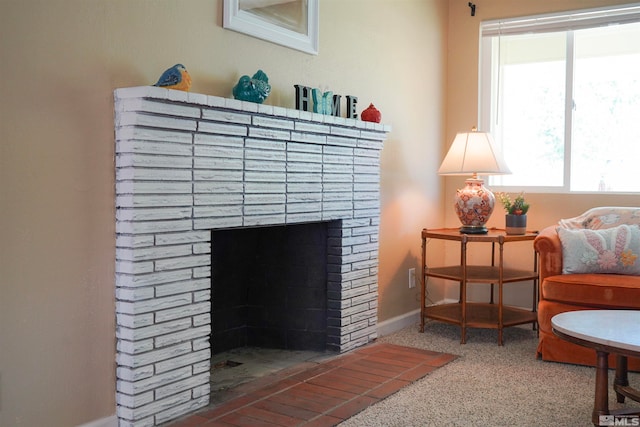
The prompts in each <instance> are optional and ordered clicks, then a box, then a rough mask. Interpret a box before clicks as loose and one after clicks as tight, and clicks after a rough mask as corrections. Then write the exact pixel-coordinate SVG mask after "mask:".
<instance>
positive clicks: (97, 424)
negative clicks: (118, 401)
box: [77, 415, 118, 427]
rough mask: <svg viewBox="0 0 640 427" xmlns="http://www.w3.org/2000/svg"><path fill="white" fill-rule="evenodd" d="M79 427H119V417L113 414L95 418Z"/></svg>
mask: <svg viewBox="0 0 640 427" xmlns="http://www.w3.org/2000/svg"><path fill="white" fill-rule="evenodd" d="M77 427H118V417H116V416H115V415H112V416H110V417H106V418H101V419H99V420H94V421H91V422H88V423H86V424H82V425H79V426H77Z"/></svg>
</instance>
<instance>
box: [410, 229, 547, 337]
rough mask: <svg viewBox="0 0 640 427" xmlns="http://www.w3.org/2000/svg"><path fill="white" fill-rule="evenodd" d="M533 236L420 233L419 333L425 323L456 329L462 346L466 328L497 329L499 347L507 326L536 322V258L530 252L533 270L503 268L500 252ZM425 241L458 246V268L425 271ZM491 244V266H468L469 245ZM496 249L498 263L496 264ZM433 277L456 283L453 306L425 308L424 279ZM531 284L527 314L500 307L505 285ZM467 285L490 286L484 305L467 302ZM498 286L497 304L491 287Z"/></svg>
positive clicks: (441, 231) (444, 231)
mask: <svg viewBox="0 0 640 427" xmlns="http://www.w3.org/2000/svg"><path fill="white" fill-rule="evenodd" d="M536 236H537V233H533V232H527V233H526V234H523V235H508V234H506V232H505V231H504V230H498V229H491V230H489V232H488V233H487V234H462V233H460V231H459V229H457V228H440V229H426V228H425V229H424V230H422V274H421V285H422V288H421V292H420V294H421V298H420V301H421V303H420V332H424V323H425V319H434V320H439V321H442V322H447V323H452V324H455V325H459V326H460V328H461V338H460V343H461V344H464V343H465V342H466V330H467V327H472V328H492V329H498V345H502V330H503V328H505V327H508V326H515V325H521V324H526V323H533V325H534V327H535V326H536V323H537V321H538V315H537V311H536V310H537V306H538V279H539V276H538V255H537V253H536V252H535V251H533V270H517V269H512V268H506V267H505V266H504V248H505V245H506V244H507V243H512V242H523V241H533V240H534V239H535V238H536ZM427 239H439V240H451V241H456V242H459V243H460V264H459V265H453V266H444V267H427V260H426V245H427ZM476 242H478V243H491V265H468V264H467V245H468V244H469V243H476ZM496 246H497V248H498V260H497V264H496ZM429 277H437V278H441V279H447V280H453V281H457V282H459V283H460V298H459V300H458V302H457V303H447V304H435V305H430V306H427V305H426V295H427V289H426V283H427V278H429ZM524 281H532V282H533V300H532V309H531V311H529V310H525V309H522V308H517V307H511V306H507V305H504V304H503V300H502V293H503V287H504V285H505V284H507V283H515V282H524ZM471 283H489V284H491V297H490V299H489V302H487V303H477V302H467V295H466V294H467V285H468V284H471ZM496 284H497V285H498V302H497V304H496V303H495V302H494V300H493V294H494V285H496Z"/></svg>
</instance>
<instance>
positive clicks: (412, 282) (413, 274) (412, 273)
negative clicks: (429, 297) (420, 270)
mask: <svg viewBox="0 0 640 427" xmlns="http://www.w3.org/2000/svg"><path fill="white" fill-rule="evenodd" d="M415 287H416V269H415V268H410V269H409V289H411V288H415Z"/></svg>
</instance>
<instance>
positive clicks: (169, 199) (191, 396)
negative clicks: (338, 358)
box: [114, 86, 390, 426]
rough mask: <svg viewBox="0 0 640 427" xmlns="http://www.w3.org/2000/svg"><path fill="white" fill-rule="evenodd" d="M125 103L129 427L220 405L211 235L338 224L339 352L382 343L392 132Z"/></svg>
mask: <svg viewBox="0 0 640 427" xmlns="http://www.w3.org/2000/svg"><path fill="white" fill-rule="evenodd" d="M114 96H115V138H116V283H115V285H116V319H117V337H116V338H117V402H116V403H117V416H118V419H119V424H120V425H121V426H154V425H158V424H161V423H164V422H167V421H170V420H173V419H175V418H177V417H179V416H181V415H184V414H186V413H188V412H192V411H194V410H196V409H198V408H201V407H204V406H206V405H208V403H209V371H210V356H211V349H210V342H209V338H210V334H211V312H210V310H211V258H210V257H211V245H212V244H215V242H211V241H210V240H211V230H215V229H227V228H241V227H258V226H270V225H289V224H301V223H312V222H327V223H328V224H329V225H328V227H329V228H328V235H329V237H328V245H327V251H328V260H327V271H328V280H327V295H328V297H327V304H326V305H327V317H328V318H327V348H328V349H330V350H335V351H338V352H345V351H348V350H351V349H353V348H355V347H358V346H361V345H364V344H366V343H367V342H369V341H371V340H372V339H374V338H375V337H376V321H377V298H378V290H377V288H378V281H377V269H378V227H379V216H380V206H379V205H380V199H379V187H380V170H379V169H380V151H381V150H382V146H383V141H384V139H385V138H386V134H387V132H389V131H390V127H389V126H387V125H381V124H377V123H368V122H363V121H359V120H353V119H345V118H340V117H332V116H324V115H319V114H314V113H310V112H304V111H298V110H292V109H286V108H280V107H274V106H268V105H258V104H253V103H247V102H241V101H237V100H233V99H226V98H219V97H214V96H207V95H202V94H194V93H187V92H180V91H173V90H166V89H162V88H156V87H150V86H149V87H146V86H145V87H135V88H124V89H118V90H116V91H115V94H114Z"/></svg>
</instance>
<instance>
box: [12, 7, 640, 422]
mask: <svg viewBox="0 0 640 427" xmlns="http://www.w3.org/2000/svg"><path fill="white" fill-rule="evenodd" d="M321 3H322V4H321V19H320V21H321V25H320V31H321V36H320V54H319V55H318V56H310V55H307V54H304V53H300V52H297V51H293V50H290V49H286V48H283V47H280V46H277V45H273V44H270V43H266V42H263V41H260V40H257V39H254V38H251V37H248V36H245V35H242V34H238V33H235V32H232V31H227V30H224V29H223V28H222V27H221V8H222V1H221V0H190V1H188V2H186V1H176V0H138V1H130V0H109V1H107V0H101V1H98V0H40V1H38V0H0V6H1V7H2V13H1V14H0V64H2V67H3V73H2V77H3V78H2V79H0V215H1V216H0V220H1V221H0V236H1V239H0V241H1V245H0V425H2V426H9V427H13V426H34V425H46V426H52V427H55V426H65V427H66V426H74V425H78V424H82V423H86V422H90V421H92V420H95V419H99V418H101V417H106V416H109V415H112V414H113V413H114V405H115V402H114V394H115V374H114V368H115V366H114V354H115V341H114V335H115V319H114V296H113V294H114V245H115V234H114V206H113V205H114V159H113V156H114V141H113V99H112V91H113V89H115V88H117V87H128V86H139V85H146V84H151V83H153V82H155V80H156V79H157V77H158V76H159V74H160V73H161V72H162V71H163V70H164V69H165V68H167V67H168V66H171V65H173V64H174V63H176V62H182V63H184V64H185V65H186V66H187V67H188V69H189V70H190V72H191V74H192V76H193V79H194V85H193V88H192V90H193V91H194V92H199V93H205V94H211V95H217V96H225V97H229V96H230V91H231V87H232V86H233V84H234V83H235V81H236V80H237V78H238V77H239V76H240V75H242V74H252V73H253V72H254V71H255V70H257V69H258V68H262V69H263V70H264V71H265V72H266V73H267V74H268V75H269V77H270V82H271V84H272V86H273V93H272V95H271V96H270V98H269V99H268V100H267V104H271V105H278V106H284V107H293V105H294V101H293V85H294V84H296V83H302V84H306V85H309V86H314V87H321V88H324V89H332V90H333V91H334V92H336V93H340V94H343V95H347V94H350V95H355V96H358V97H359V109H358V110H359V111H361V110H362V109H364V108H366V106H367V105H368V104H369V103H370V102H373V103H374V104H375V105H376V106H377V107H378V108H379V109H380V110H381V111H382V114H383V121H384V122H385V123H388V124H391V125H392V126H393V131H392V132H391V134H390V135H389V139H388V141H387V143H386V145H385V148H384V150H383V154H382V224H381V229H380V274H379V286H380V288H379V291H380V308H379V318H380V320H381V321H384V320H388V319H392V318H393V317H395V316H399V315H402V314H404V313H407V312H410V311H411V310H415V309H416V308H418V302H417V289H412V290H409V289H408V287H407V269H408V268H410V267H417V268H418V269H419V251H420V239H419V231H420V229H422V228H423V227H430V228H432V227H440V226H442V225H450V226H457V223H456V220H455V218H454V217H453V216H452V210H451V209H450V201H449V197H450V194H452V193H453V192H454V190H455V188H456V187H457V186H459V181H457V180H455V179H447V180H445V181H444V184H443V181H442V180H440V179H439V178H438V177H437V175H436V173H435V171H436V170H437V168H438V166H439V163H440V160H441V158H442V152H443V150H444V149H445V148H446V147H447V146H448V144H449V141H451V139H452V137H453V135H454V134H455V132H456V131H458V130H459V129H467V128H468V127H469V126H470V125H473V124H475V121H476V117H477V109H476V104H477V83H476V81H477V74H476V73H475V70H476V69H477V44H478V42H477V31H478V23H479V22H480V20H482V19H489V18H496V17H500V16H508V15H519V14H527V13H538V12H543V11H550V10H556V9H558V8H571V7H590V6H597V5H603V4H609V3H620V2H619V1H618V2H616V1H604V0H603V1H588V0H566V1H563V2H558V1H555V0H539V1H524V0H484V1H482V2H477V3H478V9H477V16H476V17H474V18H472V17H470V16H469V8H468V6H467V3H468V2H467V0H455V1H454V0H449V1H447V0H393V1H392V0H349V1H345V0H322V2H321ZM443 189H444V193H443V191H442V190H443ZM443 194H444V196H443ZM530 199H531V201H532V202H533V208H532V211H531V215H530V225H531V226H532V227H537V228H541V227H542V226H544V225H546V224H549V223H551V222H554V221H556V220H557V219H558V218H560V217H567V216H573V215H574V214H577V213H580V212H582V211H583V210H585V209H586V208H588V207H591V206H594V205H601V204H637V201H636V198H633V197H629V196H627V197H622V196H619V197H615V196H571V197H568V196H558V195H554V196H547V195H530ZM496 218H498V216H497V217H496ZM496 218H494V219H493V220H492V222H493V221H499V220H498V219H496ZM490 225H491V224H490ZM493 225H499V224H498V223H496V224H493ZM430 256H431V258H430V259H432V260H434V262H437V261H441V260H442V254H441V252H440V250H438V248H437V246H436V247H433V248H431V247H430ZM432 296H433V298H434V299H436V300H437V299H439V298H440V297H441V296H442V290H438V289H436V290H435V291H434V294H433V295H432Z"/></svg>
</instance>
